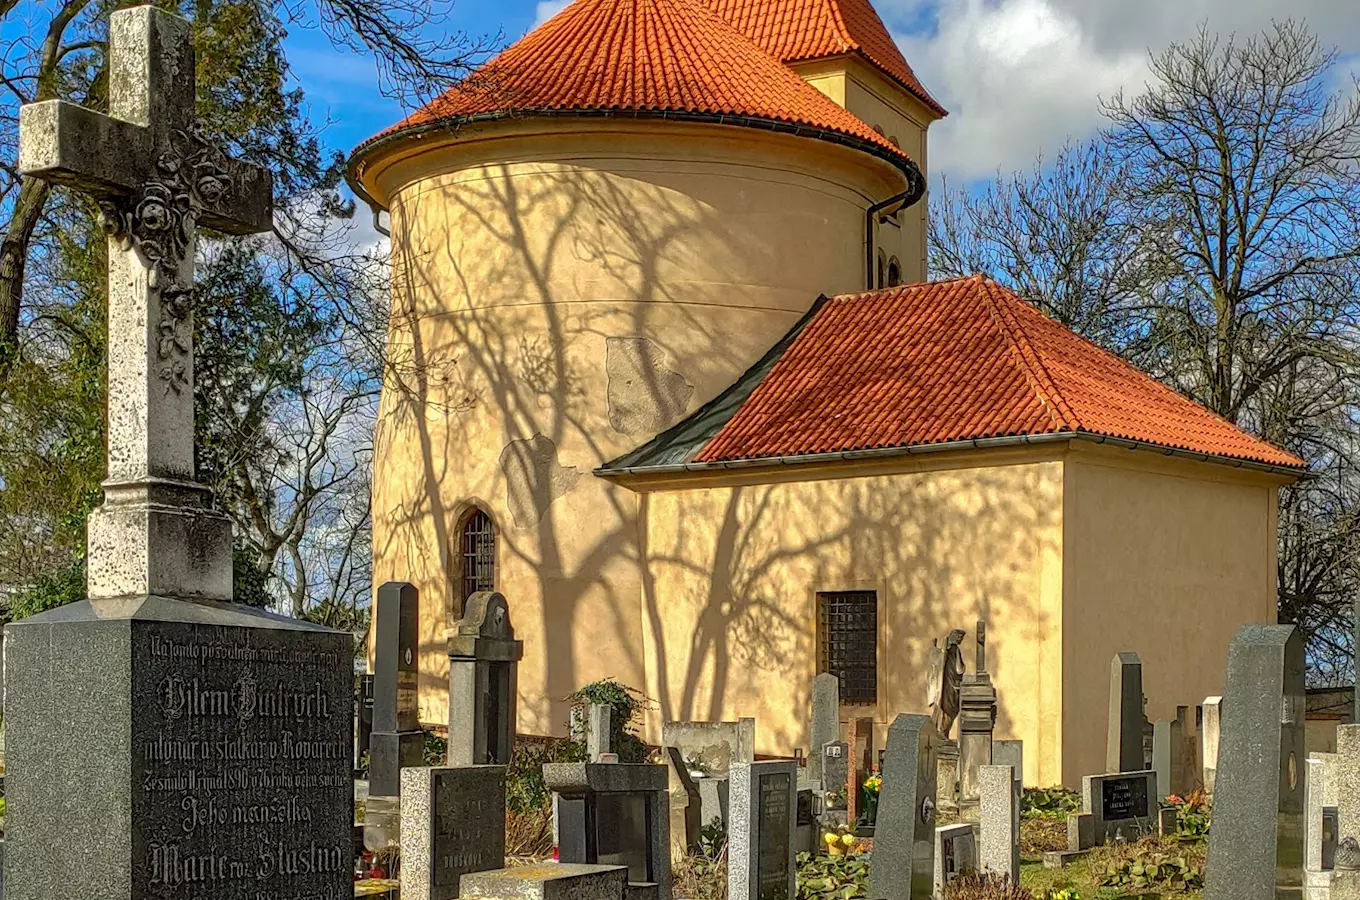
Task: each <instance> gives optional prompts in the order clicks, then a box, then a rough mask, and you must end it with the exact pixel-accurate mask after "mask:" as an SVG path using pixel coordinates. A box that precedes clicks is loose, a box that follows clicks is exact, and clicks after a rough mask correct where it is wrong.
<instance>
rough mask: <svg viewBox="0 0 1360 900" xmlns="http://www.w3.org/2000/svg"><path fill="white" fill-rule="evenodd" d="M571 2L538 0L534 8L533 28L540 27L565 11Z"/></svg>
mask: <svg viewBox="0 0 1360 900" xmlns="http://www.w3.org/2000/svg"><path fill="white" fill-rule="evenodd" d="M570 3H571V0H539V3H538V6H537V7H535V8H534V27H535V28H537V27H538V26H540V25H542V24H543V23H544V22H546V21H548V20H549V19H551V18H552V17H553V16H555V15H557V14H558V13H560V12H561V11H562V10H564V9H566V8H567V6H568V4H570Z"/></svg>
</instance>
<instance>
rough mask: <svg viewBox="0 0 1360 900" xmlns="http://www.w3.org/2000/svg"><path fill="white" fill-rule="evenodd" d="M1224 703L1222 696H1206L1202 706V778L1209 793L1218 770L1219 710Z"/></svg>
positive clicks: (1200, 746) (1200, 752)
mask: <svg viewBox="0 0 1360 900" xmlns="http://www.w3.org/2000/svg"><path fill="white" fill-rule="evenodd" d="M1222 703H1223V698H1222V697H1205V698H1204V704H1203V705H1202V706H1201V707H1200V726H1199V759H1200V772H1201V776H1200V778H1201V780H1202V781H1203V782H1204V790H1205V792H1206V793H1208V794H1213V792H1214V782H1215V777H1214V776H1215V775H1216V774H1217V772H1218V743H1219V728H1220V726H1219V716H1220V712H1219V710H1220V704H1222Z"/></svg>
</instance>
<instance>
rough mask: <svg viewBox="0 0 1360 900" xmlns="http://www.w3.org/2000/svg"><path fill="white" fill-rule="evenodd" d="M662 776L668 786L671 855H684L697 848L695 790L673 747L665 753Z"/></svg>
mask: <svg viewBox="0 0 1360 900" xmlns="http://www.w3.org/2000/svg"><path fill="white" fill-rule="evenodd" d="M665 759H666V777H667V781H668V783H669V785H670V788H669V796H670V816H671V856H672V858H680V857H683V856H687V855H689V854H690V853H692V852H693V851H694V850H696V849H697V848H698V846H699V831H700V829H701V828H702V827H703V824H704V823H703V822H702V821H701V819H700V815H699V814H700V809H701V807H700V801H699V788H697V787H696V786H695V784H694V779H692V778H691V777H690V774H689V769H688V768H686V766H685V759H684V757H683V756H681V755H680V751H679V750H678V749H677V748H675V747H667V748H666V750H665Z"/></svg>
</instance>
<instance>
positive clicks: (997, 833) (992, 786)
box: [978, 766, 1020, 882]
mask: <svg viewBox="0 0 1360 900" xmlns="http://www.w3.org/2000/svg"><path fill="white" fill-rule="evenodd" d="M978 780H979V781H980V788H981V791H980V797H979V803H980V807H979V813H980V814H979V818H978V822H979V829H978V868H979V870H981V871H984V872H992V873H994V874H997V875H1000V876H1003V877H1006V878H1009V879H1010V880H1011V881H1014V882H1018V881H1019V880H1020V795H1019V794H1018V793H1017V792H1016V790H1015V772H1014V771H1013V770H1012V769H1011V767H1010V766H982V767H981V768H980V769H979V770H978Z"/></svg>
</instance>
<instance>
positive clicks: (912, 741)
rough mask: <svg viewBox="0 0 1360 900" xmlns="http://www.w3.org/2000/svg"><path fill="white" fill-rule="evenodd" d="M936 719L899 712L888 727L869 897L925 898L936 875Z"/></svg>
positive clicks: (871, 899)
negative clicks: (934, 720)
mask: <svg viewBox="0 0 1360 900" xmlns="http://www.w3.org/2000/svg"><path fill="white" fill-rule="evenodd" d="M939 739H940V738H939V733H938V732H937V731H936V730H935V725H934V723H933V722H931V720H930V719H929V718H928V717H926V716H918V715H905V714H904V715H899V716H898V717H897V718H896V720H894V721H893V724H892V726H891V727H890V728H889V729H888V746H887V752H886V754H885V756H884V759H883V788H882V790H881V792H880V794H879V799H878V824H877V826H876V828H875V830H874V857H873V858H874V864H873V866H872V868H871V869H870V870H869V900H927V898H929V897H930V896H931V892H932V890H933V887H934V886H933V884H932V882H933V880H934V877H935V749H936V745H937V744H938V742H939Z"/></svg>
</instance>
